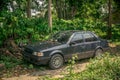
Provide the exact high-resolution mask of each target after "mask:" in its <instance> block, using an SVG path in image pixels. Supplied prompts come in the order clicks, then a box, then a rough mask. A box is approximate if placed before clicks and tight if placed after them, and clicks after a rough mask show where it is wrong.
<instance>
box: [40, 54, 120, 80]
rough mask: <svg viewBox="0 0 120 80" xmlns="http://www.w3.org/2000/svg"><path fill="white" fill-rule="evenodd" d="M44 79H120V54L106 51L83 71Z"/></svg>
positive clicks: (92, 60) (91, 61)
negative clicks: (62, 76) (116, 54)
mask: <svg viewBox="0 0 120 80" xmlns="http://www.w3.org/2000/svg"><path fill="white" fill-rule="evenodd" d="M70 71H72V68H71V70H70ZM39 80H42V79H39ZM44 80H120V56H115V55H111V54H109V53H106V54H104V55H103V56H102V57H101V58H94V59H91V60H90V64H89V65H88V66H87V67H86V70H84V71H83V72H80V73H73V74H71V73H70V72H69V74H68V75H66V76H64V78H55V79H54V78H50V77H45V78H44Z"/></svg>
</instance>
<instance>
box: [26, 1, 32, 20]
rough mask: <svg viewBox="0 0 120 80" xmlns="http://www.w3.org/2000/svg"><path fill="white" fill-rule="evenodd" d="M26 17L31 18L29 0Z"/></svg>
mask: <svg viewBox="0 0 120 80" xmlns="http://www.w3.org/2000/svg"><path fill="white" fill-rule="evenodd" d="M27 17H28V18H30V17H31V0H27Z"/></svg>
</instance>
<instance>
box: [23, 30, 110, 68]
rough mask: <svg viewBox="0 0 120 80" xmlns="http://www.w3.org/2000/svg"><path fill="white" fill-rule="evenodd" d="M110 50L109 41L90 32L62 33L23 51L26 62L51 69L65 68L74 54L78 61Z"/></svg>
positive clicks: (30, 45)
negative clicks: (43, 65)
mask: <svg viewBox="0 0 120 80" xmlns="http://www.w3.org/2000/svg"><path fill="white" fill-rule="evenodd" d="M107 48H108V42H107V40H104V39H101V38H99V37H98V36H97V35H95V34H94V33H93V32H90V31H61V32H58V33H56V34H54V35H53V36H52V38H51V39H50V40H48V41H44V42H37V43H34V44H29V45H27V46H26V47H25V49H24V51H23V57H24V59H25V60H27V61H29V62H31V63H34V64H37V65H41V64H48V65H49V67H50V68H51V69H57V68H60V67H62V66H63V64H64V62H66V61H68V60H70V59H71V58H72V56H73V55H74V54H76V55H77V57H78V59H84V58H90V57H94V56H99V55H101V54H102V53H103V51H104V50H105V49H107Z"/></svg>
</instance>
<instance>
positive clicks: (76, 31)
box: [60, 30, 91, 34]
mask: <svg viewBox="0 0 120 80" xmlns="http://www.w3.org/2000/svg"><path fill="white" fill-rule="evenodd" d="M87 32H91V31H83V30H82V31H81V30H66V31H60V33H71V34H73V33H87Z"/></svg>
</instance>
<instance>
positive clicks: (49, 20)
mask: <svg viewBox="0 0 120 80" xmlns="http://www.w3.org/2000/svg"><path fill="white" fill-rule="evenodd" d="M48 26H49V27H50V30H51V31H52V14H51V0H49V1H48Z"/></svg>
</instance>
